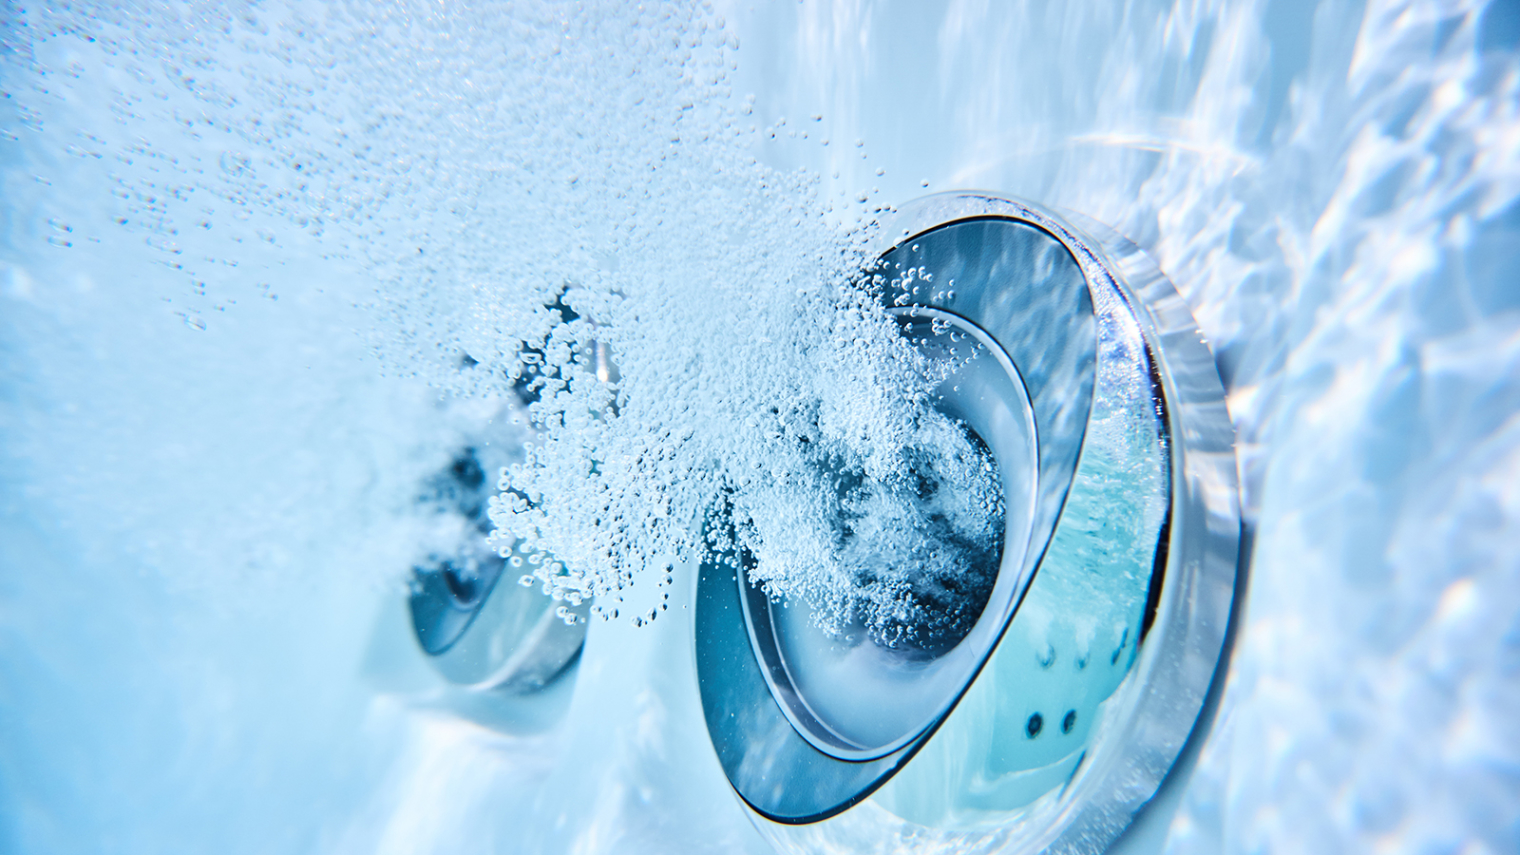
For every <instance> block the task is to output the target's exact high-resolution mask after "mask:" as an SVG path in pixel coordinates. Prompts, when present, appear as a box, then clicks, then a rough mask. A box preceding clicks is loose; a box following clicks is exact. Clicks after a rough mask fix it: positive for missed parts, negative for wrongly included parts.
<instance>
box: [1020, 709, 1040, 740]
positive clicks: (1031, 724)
mask: <svg viewBox="0 0 1520 855" xmlns="http://www.w3.org/2000/svg"><path fill="white" fill-rule="evenodd" d="M1044 727H1045V717H1044V716H1042V715H1040V714H1039V713H1035V714H1034V715H1032V716H1030V717H1029V721H1027V722H1025V723H1024V732H1025V733H1028V734H1029V738H1030V739H1034V738H1035V737H1036V736H1039V735H1040V730H1041V729H1043V728H1044Z"/></svg>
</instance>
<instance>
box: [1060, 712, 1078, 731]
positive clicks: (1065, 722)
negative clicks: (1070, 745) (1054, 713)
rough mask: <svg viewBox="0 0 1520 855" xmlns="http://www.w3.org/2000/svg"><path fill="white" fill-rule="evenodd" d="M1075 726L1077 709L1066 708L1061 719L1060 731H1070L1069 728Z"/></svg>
mask: <svg viewBox="0 0 1520 855" xmlns="http://www.w3.org/2000/svg"><path fill="white" fill-rule="evenodd" d="M1076 726H1077V711H1076V710H1067V711H1066V717H1065V718H1063V719H1061V732H1062V733H1071V729H1072V728H1073V727H1076Z"/></svg>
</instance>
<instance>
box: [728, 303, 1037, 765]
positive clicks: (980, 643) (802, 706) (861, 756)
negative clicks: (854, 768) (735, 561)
mask: <svg viewBox="0 0 1520 855" xmlns="http://www.w3.org/2000/svg"><path fill="white" fill-rule="evenodd" d="M888 312H889V313H890V314H893V315H895V316H897V317H898V318H899V319H900V320H903V321H906V322H908V323H911V324H915V325H916V324H918V323H921V322H922V321H929V322H931V323H933V322H938V323H941V324H944V325H945V327H946V329H954V330H957V331H959V332H960V333H963V334H966V335H969V336H970V337H972V338H973V339H974V340H975V341H976V342H977V344H978V345H979V346H980V347H981V348H982V349H983V352H985V353H986V354H987V355H988V356H989V357H990V358H992V359H993V360H994V362H995V364H996V365H997V367H998V368H999V369H1000V370H1001V371H1002V373H1003V375H1004V377H1005V378H1006V379H1007V380H1008V381H1009V386H1010V389H1011V390H1012V391H1013V395H1014V396H1015V397H1016V400H1015V401H1013V402H1012V404H1013V407H1012V409H1013V411H1014V412H1015V413H1016V414H1017V415H1018V416H1021V417H1022V419H1021V424H1020V425H1019V427H1020V428H1021V430H1016V431H1014V432H1013V433H1014V435H1013V436H1011V437H1008V439H1009V440H1011V442H1012V443H1015V444H1017V445H1019V446H1022V447H1019V448H1009V449H1005V448H1003V443H1002V442H1000V441H999V440H1000V438H999V437H993V436H989V435H987V434H986V433H981V434H979V435H980V437H981V439H982V440H983V441H985V442H988V443H997V447H995V448H993V449H991V450H992V451H993V453H994V455H996V456H998V457H999V458H1000V459H1001V460H1002V461H1003V462H1004V463H1011V462H1013V461H1012V460H1010V459H1008V458H1011V457H1013V456H1015V455H1017V456H1018V457H1020V458H1023V459H1022V460H1020V461H1019V462H1020V464H1021V468H1023V464H1024V461H1025V460H1027V461H1030V462H1032V461H1033V460H1034V459H1035V457H1036V450H1035V448H1036V445H1037V441H1036V430H1035V425H1034V421H1033V414H1032V411H1031V407H1030V404H1029V396H1028V392H1027V390H1026V388H1025V385H1024V381H1023V378H1022V377H1021V376H1020V375H1019V371H1018V368H1017V366H1015V365H1014V364H1013V362H1012V360H1010V359H1009V358H1008V355H1007V354H1006V353H1004V352H1003V349H1002V346H1001V345H999V344H998V342H997V341H996V340H995V339H994V338H993V337H992V336H991V335H989V334H988V333H987V332H986V331H985V330H983V329H981V328H980V327H978V326H976V325H975V324H974V323H972V322H971V321H969V320H967V319H966V318H963V317H961V316H959V315H956V314H953V313H951V312H947V311H943V310H940V309H935V308H931V307H925V306H911V307H910V306H903V307H897V308H893V309H889V310H888ZM946 382H954V381H946ZM999 451H1007V452H1010V453H1009V454H999V453H998V452H999ZM1029 474H1030V476H1031V477H1028V478H1027V479H1023V486H1024V487H1025V488H1026V489H1025V490H1024V491H1022V492H1023V493H1024V495H1020V496H1012V497H1009V499H1010V500H1009V501H1008V502H1007V503H1006V520H1005V534H1004V542H1003V549H1002V555H1001V556H1000V557H999V563H1000V569H999V572H998V574H997V579H996V582H995V583H994V586H993V589H992V592H991V594H990V595H989V597H988V599H987V602H986V603H985V605H984V606H983V609H982V612H981V614H980V615H979V616H978V617H977V620H976V621H975V623H974V625H973V626H972V628H971V630H970V632H968V633H967V635H966V636H965V637H964V638H963V639H961V640H960V641H959V642H958V643H957V644H956V645H955V646H954V648H953V649H951V650H949V651H947V652H946V653H945V654H943V655H941V656H939V657H936V658H935V660H934V661H932V662H931V663H929V664H928V665H927V666H925V668H924V671H925V672H927V671H928V670H929V669H931V668H932V669H934V673H933V676H935V677H938V678H939V679H937V680H935V681H933V683H929V682H928V681H926V680H925V679H924V676H925V675H924V674H923V673H921V674H920V679H919V680H918V681H916V683H915V684H914V685H913V686H912V688H913V689H914V691H915V693H917V694H918V695H920V696H921V695H924V694H927V695H928V696H929V704H930V705H929V706H927V707H924V706H923V705H922V704H920V705H919V706H920V710H921V712H920V715H919V716H917V717H916V718H915V722H914V724H913V725H912V726H909V727H907V728H906V729H904V730H903V731H902V734H901V735H900V736H898V737H897V738H895V739H892V740H889V741H885V742H881V743H878V744H863V742H861V741H859V740H857V739H852V738H851V737H850V736H849V735H847V734H845V733H843V732H841V731H840V729H838V728H836V727H833V726H831V725H830V723H829V722H830V716H829V715H828V714H827V712H826V711H825V710H822V709H819V708H818V704H817V703H816V702H815V700H814V699H812V698H810V697H809V694H808V691H807V688H806V685H805V684H804V683H803V682H802V681H800V680H798V679H796V676H797V675H796V674H795V673H794V668H795V666H794V665H793V663H792V662H791V661H789V660H790V657H789V656H788V654H787V645H786V644H785V643H784V642H783V641H782V639H783V638H784V637H785V635H786V629H785V628H784V627H783V626H782V625H780V624H781V616H782V607H781V606H780V605H779V604H773V603H772V602H771V601H770V598H769V597H767V596H766V595H765V593H764V592H763V591H762V590H761V589H760V588H759V587H758V586H756V585H753V584H751V583H750V582H749V580H748V579H747V578H746V577H747V574H746V573H740V574H738V577H739V578H738V583H739V586H740V589H741V594H740V602H741V605H742V607H743V611H744V621H745V625H746V627H747V629H748V632H749V638H750V643H751V645H752V646H753V648H754V651H755V654H756V657H757V658H758V659H759V661H760V662H761V663H763V667H762V669H761V671H762V673H763V674H764V676H765V680H766V684H767V685H768V686H769V687H770V690H771V695H772V697H774V698H775V699H776V700H777V701H778V702H779V704H780V707H781V711H782V713H783V714H784V715H785V716H786V718H787V720H788V721H789V722H791V724H792V726H793V727H794V728H795V729H796V730H797V732H798V733H799V734H800V735H801V736H802V737H803V738H804V739H806V740H807V741H808V743H809V744H811V745H812V746H813V747H814V748H816V749H818V750H819V751H822V752H823V753H825V754H828V755H830V756H833V757H838V758H839V759H842V760H851V761H862V760H875V759H878V758H880V757H884V756H887V755H889V754H891V753H893V752H895V751H897V750H899V749H901V748H903V747H905V746H906V745H908V744H909V743H911V742H913V741H914V740H916V739H917V738H918V737H919V736H921V735H922V734H923V733H924V731H926V730H927V729H928V728H930V727H932V726H933V725H934V723H935V722H937V721H939V720H940V719H941V718H943V717H944V716H945V714H946V713H947V712H949V710H950V708H951V707H952V706H954V704H955V701H956V699H957V698H959V697H960V694H961V691H962V689H963V687H964V686H965V685H967V684H969V683H970V682H971V677H972V676H973V675H975V673H976V670H977V669H978V668H979V667H980V665H981V663H982V662H983V661H984V660H985V659H986V658H987V655H988V654H989V653H990V652H991V651H992V648H993V647H994V646H995V645H996V644H997V641H998V637H999V635H1000V633H1001V632H1002V628H1003V625H1004V624H1006V623H1007V621H1008V618H1009V617H1010V616H1011V615H1012V614H1013V611H1014V608H1015V606H1016V603H1017V596H1018V595H1019V594H1020V593H1021V592H1022V590H1023V586H1021V585H1020V582H1022V581H1026V580H1025V578H1024V576H1023V574H1021V572H1020V570H1021V568H1023V566H1024V564H1025V556H1026V554H1027V551H1028V547H1029V540H1030V528H1031V526H1032V523H1033V519H1032V512H1033V509H1034V508H1035V506H1036V494H1037V493H1038V475H1037V473H1029ZM1005 493H1006V490H1005ZM935 683H937V684H938V686H937V687H936V686H935V685H934V684H935ZM936 688H937V690H936ZM916 699H917V698H915V700H916ZM935 699H937V702H936V700H935ZM883 700H887V699H883Z"/></svg>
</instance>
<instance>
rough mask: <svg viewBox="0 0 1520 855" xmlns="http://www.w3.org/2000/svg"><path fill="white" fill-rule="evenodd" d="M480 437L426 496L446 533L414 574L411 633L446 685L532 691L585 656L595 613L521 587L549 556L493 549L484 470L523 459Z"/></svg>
mask: <svg viewBox="0 0 1520 855" xmlns="http://www.w3.org/2000/svg"><path fill="white" fill-rule="evenodd" d="M497 415H498V417H500V418H502V419H503V420H504V421H505V420H508V419H510V416H507V415H504V414H501V413H499V414H497ZM476 439H477V440H479V442H477V443H476V445H475V446H472V447H470V448H466V449H463V450H461V451H460V452H459V453H458V454H457V455H456V457H455V460H454V462H453V463H452V464H451V465H450V466H449V467H448V468H447V469H446V470H445V471H443V472H440V473H438V475H437V476H436V477H435V478H434V479H433V480H432V482H431V483H430V485H429V491H428V494H427V495H425V496H424V497H423V505H424V507H425V508H427V510H426V511H425V514H427V515H429V516H430V517H431V519H432V521H433V524H434V526H435V527H436V528H438V529H440V530H442V531H444V532H448V533H449V534H447V535H441V536H440V537H441V542H439V543H435V544H434V545H435V548H436V549H437V551H436V552H435V553H434V554H433V555H431V556H430V558H431V560H430V561H429V562H426V563H425V564H423V565H422V566H417V567H414V568H413V571H412V585H411V593H410V595H409V596H408V598H407V606H408V610H409V612H410V614H411V622H412V630H413V632H414V634H415V635H416V637H417V643H418V646H419V647H421V648H422V652H423V653H424V654H426V656H427V659H428V662H429V663H430V664H431V665H432V666H433V667H434V669H435V670H437V671H438V673H439V674H441V675H442V676H443V677H444V678H445V679H447V680H448V681H449V682H451V683H455V684H457V685H460V686H462V687H466V688H472V689H481V690H484V689H503V690H507V691H515V692H530V691H534V690H536V689H538V688H541V687H542V686H544V685H546V684H547V683H549V681H551V680H553V679H554V678H555V677H556V676H558V675H559V674H560V673H561V672H563V671H564V670H565V669H566V667H567V666H568V665H569V664H570V663H571V662H572V661H573V660H574V659H575V657H576V656H577V654H579V652H580V649H581V645H582V644H583V643H584V641H585V637H586V616H587V613H588V611H589V608H590V607H589V604H584V603H583V604H581V605H579V606H576V607H571V606H569V605H568V604H561V603H556V602H555V601H554V600H552V599H551V598H549V597H548V596H545V595H544V593H543V592H542V591H540V590H539V588H538V586H537V585H531V586H526V587H525V586H524V585H522V584H520V580H521V579H522V578H523V577H524V575H525V574H527V573H530V572H531V571H532V570H533V567H534V565H537V564H539V563H541V562H542V561H544V560H545V557H544V556H542V555H533V554H530V553H528V552H525V551H523V550H522V549H520V548H518V547H517V546H516V545H515V544H514V548H513V550H512V551H511V553H510V554H509V555H507V556H501V555H497V554H496V553H495V552H494V551H493V550H492V549H491V547H490V546H488V545H487V543H486V536H487V534H489V532H490V521H489V519H488V518H487V511H486V509H487V505H488V500H489V497H490V496H491V495H492V494H493V493H494V491H495V489H496V478H494V477H487V474H486V473H488V472H489V473H491V474H492V475H494V474H495V473H496V472H499V471H500V469H501V467H502V466H505V465H508V464H510V463H513V462H516V461H517V460H518V459H520V449H519V448H518V447H517V446H516V445H515V444H514V443H512V442H510V441H508V442H502V441H501V438H500V437H497V438H496V439H497V442H495V443H492V442H490V441H488V440H487V438H486V437H483V436H482V437H477V438H476ZM429 506H430V507H429ZM529 578H531V577H529Z"/></svg>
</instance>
